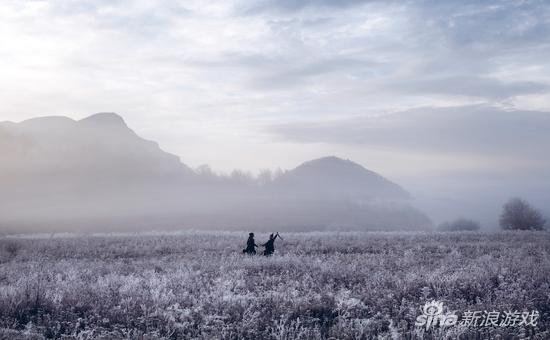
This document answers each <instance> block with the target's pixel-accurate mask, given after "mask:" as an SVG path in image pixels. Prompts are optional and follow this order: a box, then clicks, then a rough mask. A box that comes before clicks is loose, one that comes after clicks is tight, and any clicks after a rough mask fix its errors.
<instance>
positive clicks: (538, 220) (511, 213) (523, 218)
mask: <svg viewBox="0 0 550 340" xmlns="http://www.w3.org/2000/svg"><path fill="white" fill-rule="evenodd" d="M545 223H546V221H545V220H544V218H543V217H542V214H541V213H540V212H539V211H538V210H536V209H535V208H533V207H531V205H530V204H529V203H527V202H526V201H525V200H522V199H521V198H513V199H511V200H510V201H508V203H506V204H505V205H504V207H503V211H502V214H501V215H500V226H501V228H502V229H505V230H542V229H543V227H544V224H545Z"/></svg>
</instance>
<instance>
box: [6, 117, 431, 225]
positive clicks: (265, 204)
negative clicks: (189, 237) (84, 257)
mask: <svg viewBox="0 0 550 340" xmlns="http://www.w3.org/2000/svg"><path fill="white" fill-rule="evenodd" d="M241 177H242V176H241ZM0 187H1V188H2V191H1V192H0V230H11V231H49V230H69V231H97V230H103V231H105V230H138V229H148V230H151V229H169V228H201V229H203V228H209V229H238V230H242V229H250V230H274V229H277V230H291V231H297V230H301V231H309V230H335V229H338V230H340V229H346V230H350V229H351V230H368V229H422V228H426V227H429V226H430V220H429V219H428V218H427V217H426V216H425V215H424V214H422V213H421V212H419V211H418V210H416V209H415V208H414V207H413V206H412V205H411V197H410V195H409V194H408V193H407V192H406V191H405V190H404V189H403V188H401V187H400V186H399V185H397V184H395V183H393V182H391V181H389V180H387V179H385V178H384V177H382V176H381V175H379V174H376V173H374V172H372V171H370V170H367V169H366V168H364V167H362V166H361V165H359V164H357V163H354V162H352V161H349V160H343V159H340V158H337V157H325V158H321V159H316V160H312V161H309V162H305V163H303V164H302V165H300V166H298V167H296V168H295V169H292V170H290V171H287V172H285V173H284V174H282V175H281V176H279V177H277V178H276V179H274V180H272V181H270V182H268V183H264V184H262V185H260V184H258V183H256V182H254V181H248V180H246V176H245V177H242V178H234V177H224V176H217V175H214V174H209V175H208V176H205V175H204V174H198V173H196V172H194V171H193V170H191V169H190V168H189V167H188V166H187V165H185V164H183V163H182V162H181V161H180V159H179V158H178V157H177V156H175V155H172V154H169V153H167V152H164V151H163V150H161V149H160V148H159V146H158V144H157V143H155V142H152V141H148V140H145V139H143V138H141V137H139V136H138V135H137V134H136V133H135V132H134V131H132V130H131V129H130V128H129V127H128V126H127V125H126V123H125V121H124V119H123V118H122V117H120V116H119V115H117V114H115V113H98V114H95V115H92V116H90V117H88V118H85V119H82V120H78V121H76V120H72V119H70V118H66V117H55V116H54V117H41V118H34V119H29V120H26V121H23V122H20V123H13V122H3V123H0Z"/></svg>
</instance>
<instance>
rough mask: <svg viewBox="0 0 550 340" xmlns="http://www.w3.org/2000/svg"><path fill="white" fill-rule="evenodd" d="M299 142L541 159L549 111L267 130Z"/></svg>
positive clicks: (463, 112)
mask: <svg viewBox="0 0 550 340" xmlns="http://www.w3.org/2000/svg"><path fill="white" fill-rule="evenodd" d="M267 129H268V131H269V132H271V133H273V134H275V135H276V136H278V137H279V138H281V139H283V140H288V139H291V140H294V141H296V142H299V143H337V144H353V145H361V146H363V147H369V146H372V147H385V148H388V149H393V150H402V151H404V152H419V153H423V152H428V153H430V152H437V153H445V154H449V155H453V154H455V155H457V157H460V156H463V155H467V154H478V155H484V156H487V157H494V156H496V157H510V159H511V160H513V159H514V157H516V158H517V159H518V160H519V159H531V160H532V161H533V163H539V162H546V163H547V164H548V165H550V163H548V162H547V160H546V157H545V156H544V155H545V154H546V153H547V152H548V150H547V147H548V146H549V145H550V135H549V134H548V131H550V113H549V112H539V111H518V110H504V109H500V108H497V107H491V106H485V105H477V106H461V107H447V108H421V109H413V110H407V111H403V112H398V113H393V114H388V115H383V116H378V117H364V118H361V117H355V118H348V119H340V120H331V121H325V122H313V121H307V122H301V123H287V124H280V125H273V126H270V127H268V128H267Z"/></svg>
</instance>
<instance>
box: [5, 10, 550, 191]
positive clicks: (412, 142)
mask: <svg viewBox="0 0 550 340" xmlns="http://www.w3.org/2000/svg"><path fill="white" fill-rule="evenodd" d="M0 42H1V43H0V62H1V63H0V101H1V103H2V110H1V111H0V121H1V120H11V121H16V122H17V121H22V120H25V119H28V118H31V117H36V116H49V115H64V116H68V117H71V118H74V119H81V118H84V117H86V116H89V115H91V114H93V113H96V112H116V113H118V114H120V115H121V116H123V117H124V119H125V120H126V122H127V124H128V125H129V126H130V127H131V128H132V129H134V130H135V131H136V132H137V133H138V134H139V135H141V136H143V137H144V138H147V139H151V140H154V141H157V142H158V143H159V144H160V145H161V147H162V148H163V149H164V150H166V151H168V152H171V153H174V154H176V155H178V156H179V157H180V158H181V159H182V161H183V162H184V163H186V164H188V165H189V166H191V167H197V166H199V165H201V164H205V163H206V164H209V165H211V166H212V168H213V169H214V170H218V171H225V172H228V171H230V170H231V169H234V168H240V169H245V170H251V171H257V170H258V169H261V168H277V167H281V168H283V169H286V168H292V167H294V166H296V165H298V164H299V163H301V162H303V161H306V160H309V159H313V158H317V157H322V156H327V155H336V156H340V157H342V158H349V159H352V160H354V161H356V162H358V163H360V164H362V165H364V166H366V167H368V168H369V169H371V170H374V171H377V172H380V173H382V174H384V175H385V176H388V177H389V178H390V179H393V180H396V181H397V182H399V183H401V184H404V185H405V186H406V187H407V186H409V187H414V186H415V185H416V186H421V185H424V184H423V182H419V181H418V179H420V178H424V179H426V178H431V179H433V178H440V179H442V180H441V181H447V182H449V178H453V179H455V180H454V182H453V183H454V184H455V185H458V183H460V182H459V181H458V180H456V179H458V178H467V179H468V180H469V181H470V183H477V182H475V181H473V180H472V178H475V179H480V180H481V179H483V178H491V179H494V178H500V177H501V176H504V177H506V176H509V177H510V176H511V177H514V176H516V177H517V176H518V174H529V176H528V177H527V178H528V179H530V180H529V183H530V185H532V186H536V185H538V184H540V181H546V182H548V181H547V179H548V178H549V177H548V174H550V165H549V162H548V160H547V159H546V156H545V152H546V150H547V149H548V147H549V146H550V137H547V135H548V134H547V131H548V128H550V122H549V117H550V113H549V112H550V58H549V56H550V5H549V4H548V3H547V2H545V1H521V0H514V1H469V0H464V1H445V0H419V1H391V0H389V1H374V0H372V1H359V0H341V1H332V0H317V1H313V0H261V1H240V0H229V1H227V0H223V1H216V0H212V1H192V0H191V1H174V0H172V1H162V0H155V1H145V0H124V1H117V0H108V1H107V0H93V1H92V0H79V1H71V0H51V1H21V0H13V1H12V0H3V1H1V2H0ZM504 177H503V178H504ZM509 177H506V178H509ZM531 179H532V180H531Z"/></svg>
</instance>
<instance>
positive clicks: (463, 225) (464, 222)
mask: <svg viewBox="0 0 550 340" xmlns="http://www.w3.org/2000/svg"><path fill="white" fill-rule="evenodd" d="M479 229H480V225H479V223H478V222H476V221H473V220H468V219H465V218H460V219H458V220H455V221H453V222H446V223H443V224H441V225H440V226H439V230H441V231H461V230H470V231H475V230H479Z"/></svg>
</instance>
